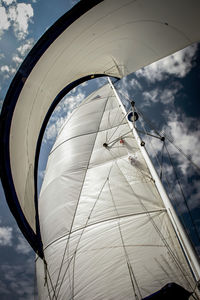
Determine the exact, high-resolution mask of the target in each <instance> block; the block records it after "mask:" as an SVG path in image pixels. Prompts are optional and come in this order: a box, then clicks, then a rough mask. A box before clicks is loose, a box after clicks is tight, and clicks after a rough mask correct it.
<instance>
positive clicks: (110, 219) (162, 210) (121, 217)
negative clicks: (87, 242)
mask: <svg viewBox="0 0 200 300" xmlns="http://www.w3.org/2000/svg"><path fill="white" fill-rule="evenodd" d="M162 212H167V210H166V208H163V209H157V210H151V211H148V212H139V213H133V214H128V215H122V216H119V217H118V216H117V217H113V218H109V219H106V220H101V221H98V222H94V223H91V224H88V225H87V226H83V227H80V228H77V229H75V230H73V231H71V234H73V233H75V232H77V231H79V230H82V229H84V228H88V227H92V226H95V225H98V224H101V223H106V222H109V221H114V220H116V219H118V218H120V219H125V218H129V217H137V216H141V215H146V214H147V213H149V214H154V213H162ZM68 235H69V233H67V234H64V235H62V236H61V237H59V238H57V239H55V240H54V241H53V242H51V243H50V244H48V245H47V246H46V247H45V248H44V250H46V249H47V248H48V247H49V246H51V245H52V244H54V243H56V242H57V241H59V240H61V239H63V238H65V237H66V236H68Z"/></svg>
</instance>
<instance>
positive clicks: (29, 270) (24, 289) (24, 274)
mask: <svg viewBox="0 0 200 300" xmlns="http://www.w3.org/2000/svg"><path fill="white" fill-rule="evenodd" d="M0 272H1V279H0V293H1V297H2V299H13V295H15V297H14V299H23V300H30V299H35V297H36V295H34V294H35V291H34V286H33V280H34V259H33V258H32V259H28V260H27V259H24V262H23V265H22V264H20V263H19V264H17V263H12V264H7V263H4V264H1V266H0ZM4 282H6V287H7V289H6V290H5V289H4V288H5V285H4Z"/></svg>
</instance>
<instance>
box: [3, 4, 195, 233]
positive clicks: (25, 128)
mask: <svg viewBox="0 0 200 300" xmlns="http://www.w3.org/2000/svg"><path fill="white" fill-rule="evenodd" d="M180 10H181V13H180ZM199 11H200V2H199V1H196V0H191V1H186V0H184V1H183V0H173V1H172V0H169V1H165V0H142V1H130V0H123V1H121V0H104V1H100V0H99V1H97V0H96V1H94V0H91V1H90V0H87V1H86V0H85V1H81V2H80V3H78V4H77V5H76V6H75V7H74V8H73V9H72V10H71V11H70V12H69V13H67V14H66V15H64V16H63V17H62V18H61V19H60V20H58V22H57V23H56V24H54V25H53V26H52V27H51V28H50V29H49V30H48V31H47V32H46V33H45V35H44V36H43V37H42V38H41V40H40V41H39V42H38V43H37V44H36V46H35V47H34V48H33V50H32V51H31V53H30V54H29V55H28V57H27V58H26V60H25V61H24V63H23V64H22V66H21V67H20V69H19V71H18V73H17V74H16V77H15V79H14V80H13V82H12V84H11V86H10V89H9V91H8V94H7V97H6V101H5V104H4V107H3V110H2V112H3V117H2V122H3V123H2V124H3V125H2V126H3V130H2V144H3V145H5V149H4V151H2V152H1V153H2V154H1V163H2V165H3V169H2V170H3V171H2V178H3V180H2V181H3V185H4V188H5V190H6V194H7V198H8V202H9V203H10V206H11V207H16V210H17V209H18V206H19V205H18V201H19V204H20V206H21V210H22V212H23V213H24V215H25V217H26V220H27V221H28V223H29V225H30V227H31V228H32V229H33V230H34V231H35V215H37V212H35V211H34V206H35V203H34V195H35V198H37V196H36V194H37V191H36V190H35V187H36V185H35V182H34V176H35V175H34V170H35V166H36V165H37V161H35V159H36V160H37V158H38V153H39V152H38V151H39V148H37V142H38V136H39V134H40V137H39V144H38V145H40V142H41V137H42V132H43V130H44V126H43V121H44V120H45V122H46V121H47V119H45V116H46V115H47V113H48V112H49V108H50V106H51V105H52V102H53V103H54V104H53V105H52V106H51V111H52V107H53V106H55V103H56V101H58V99H59V97H57V96H58V95H60V94H59V93H60V92H61V91H63V89H64V88H65V87H66V86H69V85H70V84H71V86H74V85H75V84H76V83H75V82H76V81H77V80H78V81H79V82H80V81H81V80H84V79H82V78H86V77H85V76H88V75H92V76H91V77H90V78H93V77H95V76H99V75H100V74H101V75H102V74H105V75H110V76H116V77H120V78H121V77H123V76H124V75H127V74H129V73H131V72H133V71H136V70H138V69H139V68H141V67H143V66H145V65H148V64H150V63H152V62H154V61H157V60H158V59H160V58H162V57H165V56H167V55H169V54H171V53H174V52H175V51H178V50H180V49H182V48H184V47H186V46H187V45H190V44H192V43H193V42H196V41H199V39H200V33H199V28H200V19H199V15H198V12H199ZM87 78H88V77H87ZM54 99H55V102H54ZM42 126H43V127H42ZM41 127H42V129H41ZM8 153H9V154H8ZM19 170H20V173H21V176H18V172H19ZM35 177H36V176H35ZM10 190H12V191H13V193H12V195H11V193H10ZM36 200H37V199H36ZM16 203H17V204H16ZM12 211H13V212H14V211H15V209H13V208H12ZM20 213H21V212H20ZM16 215H17V214H16ZM18 222H19V223H20V222H21V221H20V219H19V218H18ZM21 225H22V224H21ZM26 225H27V224H26ZM26 227H27V226H26ZM21 228H24V227H23V226H21ZM23 230H25V231H26V230H27V229H25V228H24V229H23ZM26 233H27V232H26ZM26 236H28V234H26Z"/></svg>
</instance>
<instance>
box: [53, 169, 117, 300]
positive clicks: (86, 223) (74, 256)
mask: <svg viewBox="0 0 200 300" xmlns="http://www.w3.org/2000/svg"><path fill="white" fill-rule="evenodd" d="M112 167H113V165H112V166H111V168H110V170H109V173H108V177H107V178H106V180H105V182H104V184H103V186H102V188H101V190H100V192H99V194H98V196H97V199H96V200H95V202H94V204H93V207H92V209H91V211H90V213H89V216H88V218H87V220H86V222H85V225H84V227H83V229H82V232H81V234H80V237H79V240H78V242H77V244H76V249H75V251H74V255H73V258H74V265H73V280H72V295H74V270H75V258H76V253H77V250H78V246H79V244H80V241H81V238H82V236H83V233H84V231H85V229H86V227H87V225H88V222H89V220H90V218H91V215H92V213H93V211H94V208H95V206H96V204H97V201H98V200H99V198H100V196H101V193H102V191H103V189H104V187H105V185H106V182H107V181H108V178H109V176H110V172H111V170H112ZM71 261H72V260H71ZM71 261H70V263H71ZM66 273H67V272H66V271H65V272H64V275H63V277H62V280H61V283H60V287H59V290H58V293H57V297H58V295H59V292H60V288H61V286H62V284H63V281H64V278H65V275H66ZM72 299H73V296H72Z"/></svg>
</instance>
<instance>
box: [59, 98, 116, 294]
mask: <svg viewBox="0 0 200 300" xmlns="http://www.w3.org/2000/svg"><path fill="white" fill-rule="evenodd" d="M109 97H110V95H109V96H108V97H107V99H106V101H105V105H104V108H103V111H102V115H101V119H100V120H102V117H103V114H104V112H105V108H106V105H107V102H108V99H109ZM100 124H101V121H100V122H99V128H100ZM97 135H98V130H97V133H96V137H95V141H94V144H93V148H92V150H91V153H90V158H89V160H88V164H87V168H86V171H85V176H84V179H83V183H82V187H81V190H80V193H79V198H78V201H77V205H76V208H75V212H74V216H73V219H72V223H71V227H70V231H69V235H68V239H67V243H66V246H65V249H64V253H63V257H62V261H61V266H60V270H59V274H58V278H57V281H56V285H55V290H56V288H57V285H58V280H59V277H60V273H61V269H62V266H63V263H64V258H65V254H66V250H67V247H68V245H69V239H70V235H71V231H72V228H73V224H74V220H75V216H76V212H77V208H78V204H79V200H80V196H81V193H82V189H83V186H84V182H85V178H86V174H87V170H88V166H89V164H90V160H91V157H92V153H93V149H94V146H95V142H96V139H97Z"/></svg>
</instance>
